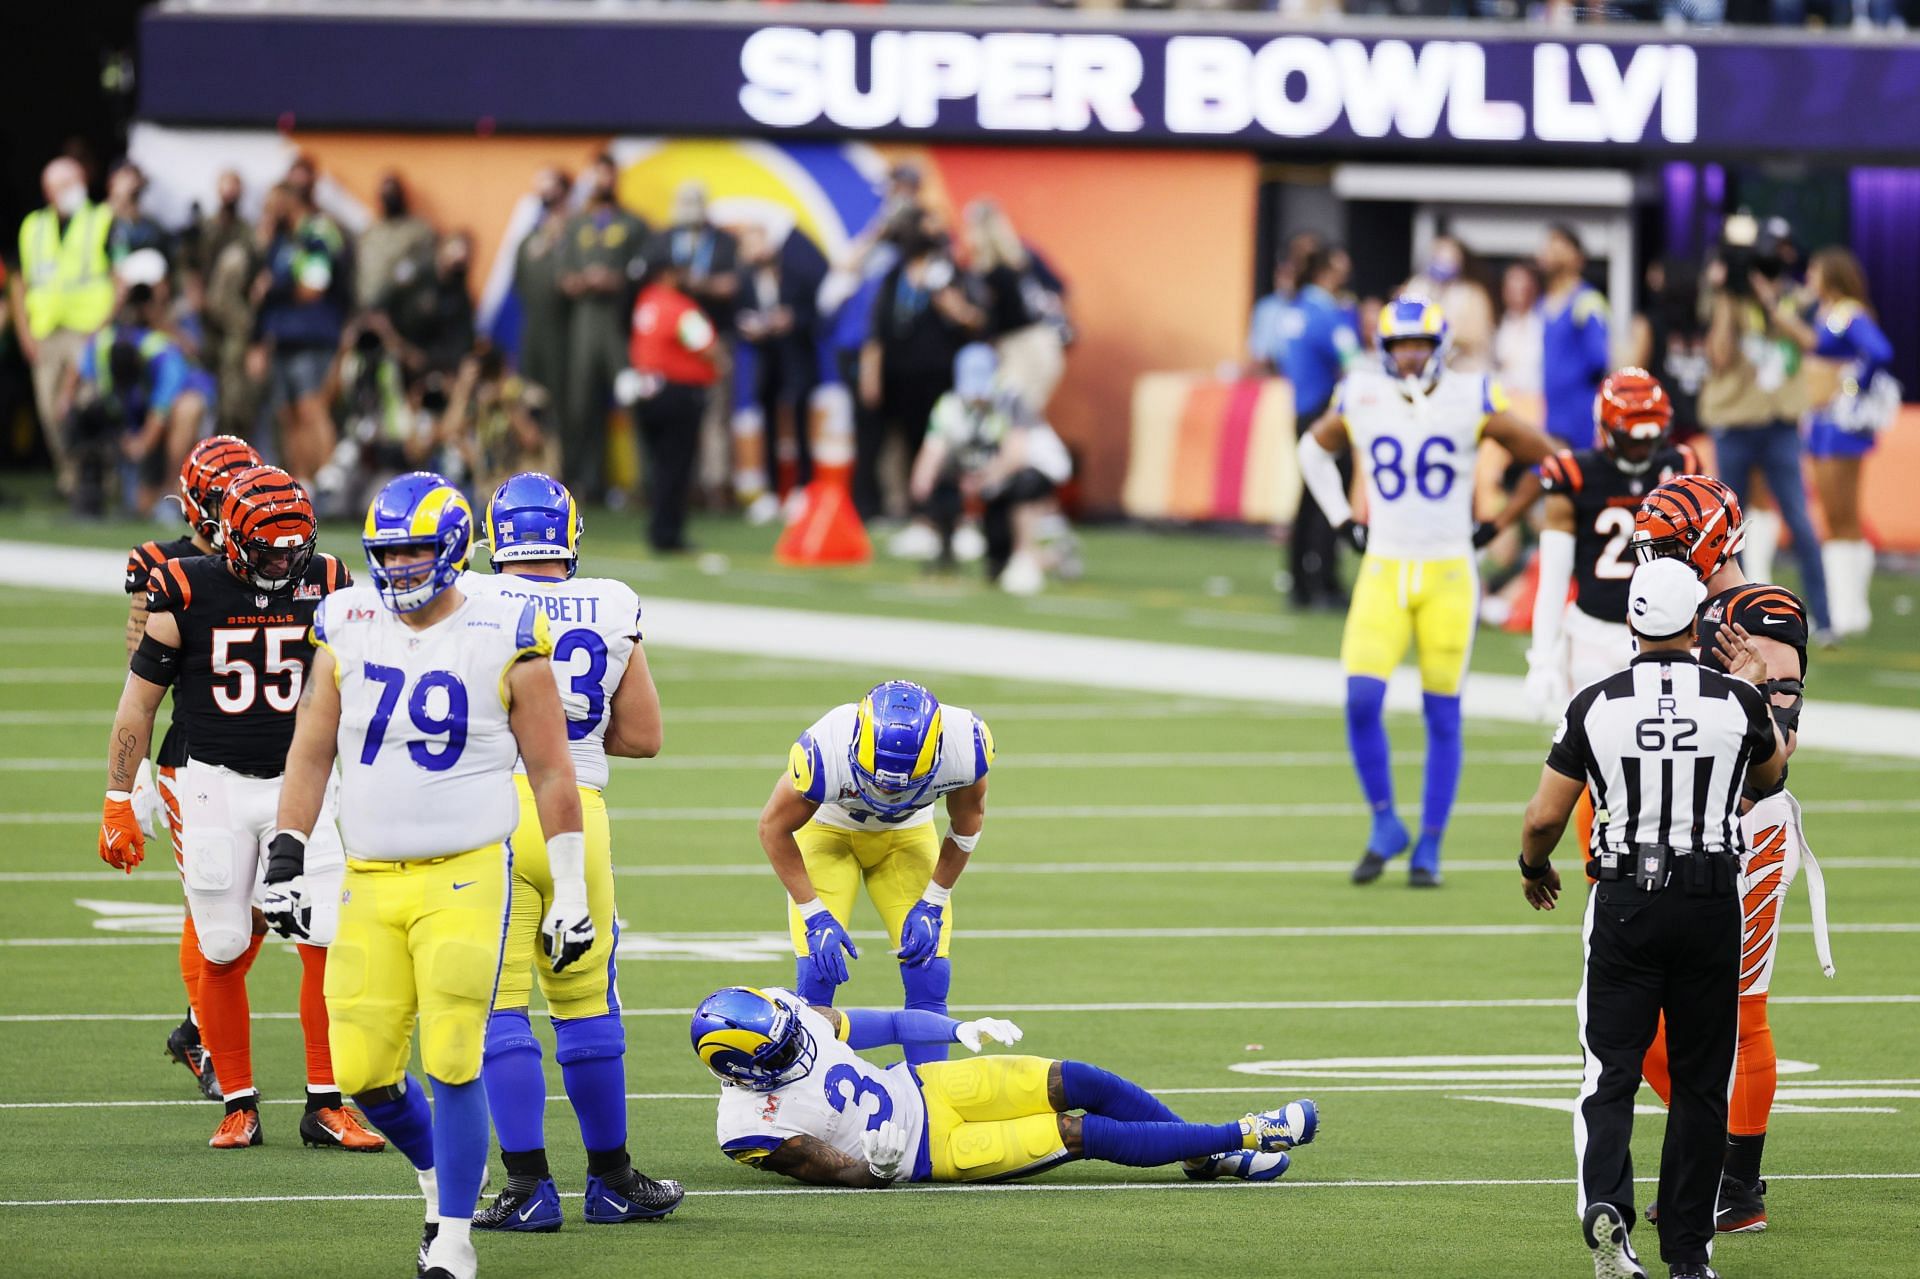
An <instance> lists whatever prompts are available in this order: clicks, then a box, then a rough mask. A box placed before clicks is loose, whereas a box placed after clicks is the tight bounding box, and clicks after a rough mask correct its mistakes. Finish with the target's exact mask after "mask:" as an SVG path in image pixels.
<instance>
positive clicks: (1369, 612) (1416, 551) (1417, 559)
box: [1300, 297, 1553, 888]
mask: <svg viewBox="0 0 1920 1279" xmlns="http://www.w3.org/2000/svg"><path fill="white" fill-rule="evenodd" d="M1379 333H1380V352H1381V355H1380V358H1381V363H1382V365H1383V366H1384V367H1381V368H1373V369H1368V368H1355V370H1354V371H1353V372H1352V373H1349V374H1348V375H1347V377H1346V380H1345V381H1343V382H1341V384H1340V390H1339V393H1338V395H1337V396H1336V398H1335V400H1334V405H1333V408H1332V409H1330V410H1329V411H1328V412H1327V414H1326V415H1325V416H1324V417H1322V418H1321V419H1320V420H1319V421H1318V422H1315V423H1314V424H1313V427H1312V429H1311V430H1310V431H1308V432H1307V434H1306V436H1305V437H1303V438H1302V439H1301V441H1300V474H1301V475H1302V477H1303V478H1304V479H1305V480H1306V484H1307V488H1308V489H1309V490H1311V491H1312V493H1313V498H1314V501H1316V502H1318V503H1319V504H1320V509H1321V510H1322V511H1324V512H1326V516H1327V519H1328V520H1330V521H1332V522H1333V523H1334V524H1335V525H1336V526H1337V527H1339V528H1340V529H1341V531H1342V532H1343V533H1344V534H1345V535H1346V536H1347V538H1348V539H1349V540H1350V541H1351V542H1352V543H1353V545H1354V546H1355V548H1357V549H1358V550H1360V551H1363V552H1364V553H1365V555H1364V558H1362V559H1361V561H1360V571H1359V576H1358V578H1357V579H1356V580H1355V583H1354V588H1353V603H1352V605H1351V607H1350V608H1349V609H1348V611H1347V629H1346V633H1345V635H1344V636H1343V637H1342V638H1341V641H1340V664H1341V665H1342V666H1344V667H1345V668H1346V672H1347V745H1348V748H1349V749H1350V750H1351V751H1352V753H1353V767H1354V771H1355V772H1356V773H1358V774H1359V777H1360V789H1361V791H1362V793H1364V794H1365V796H1366V800H1367V807H1368V808H1369V809H1370V810H1372V814H1373V830H1372V832H1371V834H1369V836H1368V837H1367V847H1366V851H1365V852H1364V853H1363V854H1362V855H1361V858H1360V861H1359V864H1358V865H1356V866H1355V867H1354V868H1353V882H1354V883H1356V884H1368V883H1372V882H1373V881H1374V880H1376V879H1378V878H1380V875H1381V872H1382V871H1384V870H1385V869H1386V866H1387V861H1388V859H1389V858H1393V857H1397V856H1399V855H1400V854H1401V853H1403V852H1405V851H1406V849H1407V846H1408V845H1409V844H1411V843H1413V840H1412V838H1411V837H1410V836H1409V835H1408V833H1407V828H1406V826H1405V825H1403V824H1402V823H1401V821H1400V818H1399V815H1398V814H1396V813H1395V812H1394V809H1393V771H1392V768H1391V756H1390V751H1389V747H1388V743H1387V726H1386V721H1385V719H1384V718H1383V711H1384V708H1385V706H1386V700H1387V677H1388V676H1389V675H1391V674H1393V669H1394V667H1396V666H1398V665H1400V659H1401V657H1402V656H1404V655H1405V653H1406V651H1407V643H1408V641H1409V640H1411V641H1412V642H1413V645H1414V648H1415V651H1416V652H1417V653H1418V654H1419V658H1420V686H1421V688H1422V689H1423V690H1424V691H1425V696H1424V698H1423V699H1422V707H1423V709H1424V711H1425V713H1426V721H1427V764H1426V772H1427V776H1426V789H1425V793H1424V795H1423V796H1422V802H1421V815H1420V840H1419V843H1417V844H1414V848H1413V856H1412V857H1411V858H1410V859H1409V865H1408V873H1407V883H1408V884H1409V885H1411V886H1413V887H1415V888H1431V887H1435V886H1437V885H1438V884H1439V883H1440V843H1441V841H1442V840H1443V839H1444V838H1445V837H1446V833H1447V819H1448V817H1449V816H1451V814H1452V812H1453V799H1454V794H1455V792H1457V791H1458V790H1459V789H1460V766H1461V759H1462V747H1461V739H1460V686H1461V684H1462V683H1464V682H1465V680H1466V676H1467V659H1468V657H1469V656H1470V655H1471V654H1472V651H1473V634H1474V626H1475V622H1476V619H1477V615H1478V613H1479V608H1480V576H1479V572H1478V570H1477V568H1476V566H1475V564H1474V552H1475V549H1476V548H1477V547H1481V546H1484V545H1486V543H1487V542H1489V541H1491V540H1492V538H1493V531H1494V530H1493V525H1491V524H1483V525H1480V526H1479V527H1478V528H1476V527H1475V525H1474V520H1473V465H1474V458H1475V455H1476V453H1477V452H1478V450H1479V447H1480V440H1481V438H1482V437H1485V438H1487V439H1491V440H1493V441H1494V442H1496V443H1498V444H1499V445H1501V446H1502V447H1503V448H1505V449H1506V450H1507V451H1508V452H1509V453H1511V454H1513V456H1514V458H1515V459H1517V460H1518V461H1521V462H1525V463H1528V464H1532V463H1534V462H1538V461H1539V460H1540V459H1541V458H1543V457H1545V456H1547V454H1548V453H1549V452H1551V451H1552V448H1553V446H1552V445H1551V444H1550V443H1548V441H1547V437H1546V436H1544V435H1542V434H1541V433H1540V432H1539V431H1538V430H1536V429H1535V428H1533V427H1532V426H1529V425H1528V424H1527V423H1525V422H1523V421H1521V420H1520V419H1519V418H1517V417H1515V416H1514V415H1513V414H1512V413H1511V412H1510V411H1508V408H1507V395H1506V392H1505V391H1502V390H1501V389H1500V386H1499V384H1498V383H1497V382H1495V381H1494V380H1493V379H1492V378H1489V377H1486V376H1484V375H1482V374H1470V373H1453V372H1449V371H1448V370H1447V367H1446V362H1447V322H1446V320H1445V318H1444V317H1442V316H1441V314H1440V308H1439V307H1437V306H1435V305H1434V304H1433V303H1431V302H1429V301H1427V300H1426V299H1425V298H1417V297H1400V298H1395V299H1394V300H1393V302H1392V304H1391V305H1389V306H1388V307H1387V308H1386V309H1385V310H1383V311H1382V312H1381V313H1380V324H1379ZM1349 446H1351V447H1353V448H1355V449H1356V450H1358V451H1359V453H1360V454H1361V459H1362V463H1363V469H1364V470H1365V472H1366V477H1367V522H1366V523H1364V524H1360V523H1356V522H1355V520H1354V515H1353V511H1352V509H1351V508H1350V507H1349V505H1348V503H1347V492H1346V486H1345V485H1344V484H1343V483H1342V482H1341V480H1340V472H1339V469H1338V466H1337V464H1336V463H1335V461H1334V456H1335V454H1336V452H1338V451H1341V450H1345V449H1346V448H1348V447H1349Z"/></svg>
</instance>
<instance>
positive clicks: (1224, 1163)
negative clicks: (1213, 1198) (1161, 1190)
mask: <svg viewBox="0 0 1920 1279" xmlns="http://www.w3.org/2000/svg"><path fill="white" fill-rule="evenodd" d="M1292 1163H1293V1157H1292V1156H1291V1155H1288V1154H1286V1153H1285V1152H1283V1151H1274V1152H1271V1153H1269V1152H1266V1151H1259V1150H1230V1151H1228V1152H1227V1153H1226V1154H1224V1155H1208V1156H1207V1157H1206V1158H1205V1159H1189V1160H1187V1161H1186V1163H1184V1164H1182V1165H1181V1166H1180V1167H1181V1170H1182V1171H1183V1172H1185V1173H1186V1174H1187V1180H1189V1181H1220V1180H1222V1179H1226V1178H1231V1179H1233V1180H1236V1181H1278V1180H1279V1179H1280V1176H1281V1174H1282V1173H1284V1172H1286V1170H1287V1168H1288V1166H1289V1165H1291V1164H1292Z"/></svg>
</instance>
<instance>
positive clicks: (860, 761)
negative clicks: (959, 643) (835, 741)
mask: <svg viewBox="0 0 1920 1279" xmlns="http://www.w3.org/2000/svg"><path fill="white" fill-rule="evenodd" d="M847 756H848V760H849V762H850V763H851V764H852V766H853V785H854V789H855V790H857V791H859V792H860V798H861V800H862V801H863V802H864V803H865V804H866V805H867V806H868V807H869V808H871V809H873V811H874V812H876V813H878V814H880V815H881V816H882V817H899V816H902V815H904V814H906V813H910V812H912V811H913V810H914V809H915V808H918V807H919V806H920V804H921V801H922V799H923V798H924V797H925V795H926V793H927V790H928V789H929V788H930V787H931V786H932V785H933V773H934V767H935V765H937V764H938V763H939V762H940V699H939V698H937V697H935V696H934V695H933V694H932V693H930V692H928V691H927V690H926V689H924V688H922V687H920V685H918V684H914V683H911V682H909V681H907V680H903V679H896V680H889V681H887V682H886V683H884V684H875V685H874V686H873V687H872V688H871V689H869V690H868V691H867V695H866V696H865V697H864V698H862V699H861V701H860V709H859V712H858V718H857V720H856V722H855V724H854V730H853V743H852V745H850V746H849V747H848V748H847Z"/></svg>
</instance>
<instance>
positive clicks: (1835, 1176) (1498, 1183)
mask: <svg viewBox="0 0 1920 1279" xmlns="http://www.w3.org/2000/svg"><path fill="white" fill-rule="evenodd" d="M1659 1180H1660V1179H1659V1178H1658V1177H1635V1178H1634V1181H1635V1182H1636V1183H1641V1182H1644V1183H1646V1184H1649V1185H1652V1184H1657V1183H1658V1182H1659ZM1767 1180H1768V1181H1916V1180H1920V1172H1805V1173H1791V1172H1788V1173H1769V1174H1767ZM1573 1184H1574V1183H1573V1179H1572V1178H1571V1177H1461V1178H1448V1179H1441V1178H1433V1179H1415V1178H1400V1179H1395V1180H1390V1181H1389V1180H1380V1181H1375V1180H1369V1179H1364V1178H1353V1179H1348V1180H1344V1181H1314V1180H1312V1179H1311V1178H1305V1177H1302V1178H1293V1177H1286V1178H1282V1179H1281V1180H1279V1181H1268V1182H1256V1181H1113V1182H1092V1183H1090V1182H1070V1181H1068V1182H1062V1181H1051V1182H1050V1181H1012V1182H1006V1181H1003V1182H991V1183H987V1184H984V1185H932V1184H929V1183H926V1182H911V1183H907V1184H903V1185H896V1186H894V1187H893V1188H892V1189H891V1190H889V1191H888V1192H887V1193H888V1194H893V1195H910V1194H921V1195H986V1194H1002V1195H1005V1194H1048V1193H1052V1194H1101V1193H1111V1192H1116V1191H1118V1192H1126V1191H1156V1190H1197V1191H1235V1190H1239V1191H1263V1192H1264V1191H1265V1190H1267V1189H1269V1188H1274V1189H1285V1188H1287V1187H1293V1188H1295V1189H1298V1190H1446V1189H1462V1190H1465V1189H1483V1188H1485V1189H1504V1188H1508V1187H1515V1186H1571V1185H1573ZM847 1193H849V1192H848V1191H846V1190H844V1189H840V1188H838V1187H831V1186H755V1187H751V1188H744V1189H739V1190H689V1191H688V1192H687V1198H689V1199H760V1198H768V1197H788V1196H794V1195H845V1194H847ZM560 1197H561V1198H562V1199H578V1198H580V1197H581V1195H580V1194H579V1192H575V1191H563V1192H562V1193H561V1196H560ZM419 1202H420V1196H419V1194H417V1193H415V1194H398V1195H383V1194H357V1195H180V1196H171V1197H162V1196H157V1195H156V1196H149V1197H145V1198H128V1199H0V1208H126V1207H140V1206H145V1205H172V1204H303V1203H415V1204H417V1203H419Z"/></svg>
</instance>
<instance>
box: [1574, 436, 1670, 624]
mask: <svg viewBox="0 0 1920 1279" xmlns="http://www.w3.org/2000/svg"><path fill="white" fill-rule="evenodd" d="M1699 468H1700V459H1699V458H1698V456H1696V455H1695V453H1694V451H1693V449H1692V448H1691V447H1689V446H1688V445H1685V444H1679V445H1675V446H1673V447H1671V448H1663V449H1660V450H1659V451H1658V452H1656V453H1655V454H1654V455H1653V457H1652V459H1651V460H1650V462H1649V464H1648V466H1647V469H1646V470H1644V471H1642V472H1640V473H1639V474H1637V475H1634V474H1629V473H1627V472H1626V471H1623V470H1621V469H1620V468H1619V467H1618V466H1615V465H1614V464H1613V462H1612V461H1611V460H1610V459H1609V458H1608V457H1607V455H1606V454H1604V453H1602V452H1601V451H1600V450H1599V449H1581V450H1579V451H1578V452H1575V451H1574V450H1571V449H1562V450H1561V451H1560V452H1558V453H1554V454H1551V455H1549V456H1548V457H1547V459H1546V460H1545V461H1543V462H1541V463H1540V487H1541V489H1542V490H1543V491H1544V492H1547V493H1558V494H1560V495H1561V496H1563V497H1565V498H1566V499H1567V500H1568V501H1570V502H1572V503H1573V580H1574V583H1575V586H1576V589H1575V595H1574V601H1575V605H1576V607H1578V608H1579V610H1580V611H1581V612H1582V613H1585V614H1586V615H1587V616H1589V617H1592V618H1594V619H1596V620H1598V621H1602V622H1613V623H1617V624H1624V623H1625V622H1626V620H1627V582H1628V580H1629V579H1631V578H1632V577H1633V570H1634V567H1635V561H1634V557H1633V546H1632V542H1633V513H1634V511H1635V510H1636V509H1637V508H1638V507H1639V505H1640V503H1641V500H1642V499H1644V498H1645V497H1646V495H1647V494H1648V493H1650V492H1652V491H1653V490H1654V489H1655V488H1657V487H1659V486H1660V485H1662V484H1665V483H1666V482H1667V481H1668V480H1670V479H1672V478H1674V477H1675V476H1676V475H1690V474H1692V473H1693V472H1695V471H1697V470H1699Z"/></svg>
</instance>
